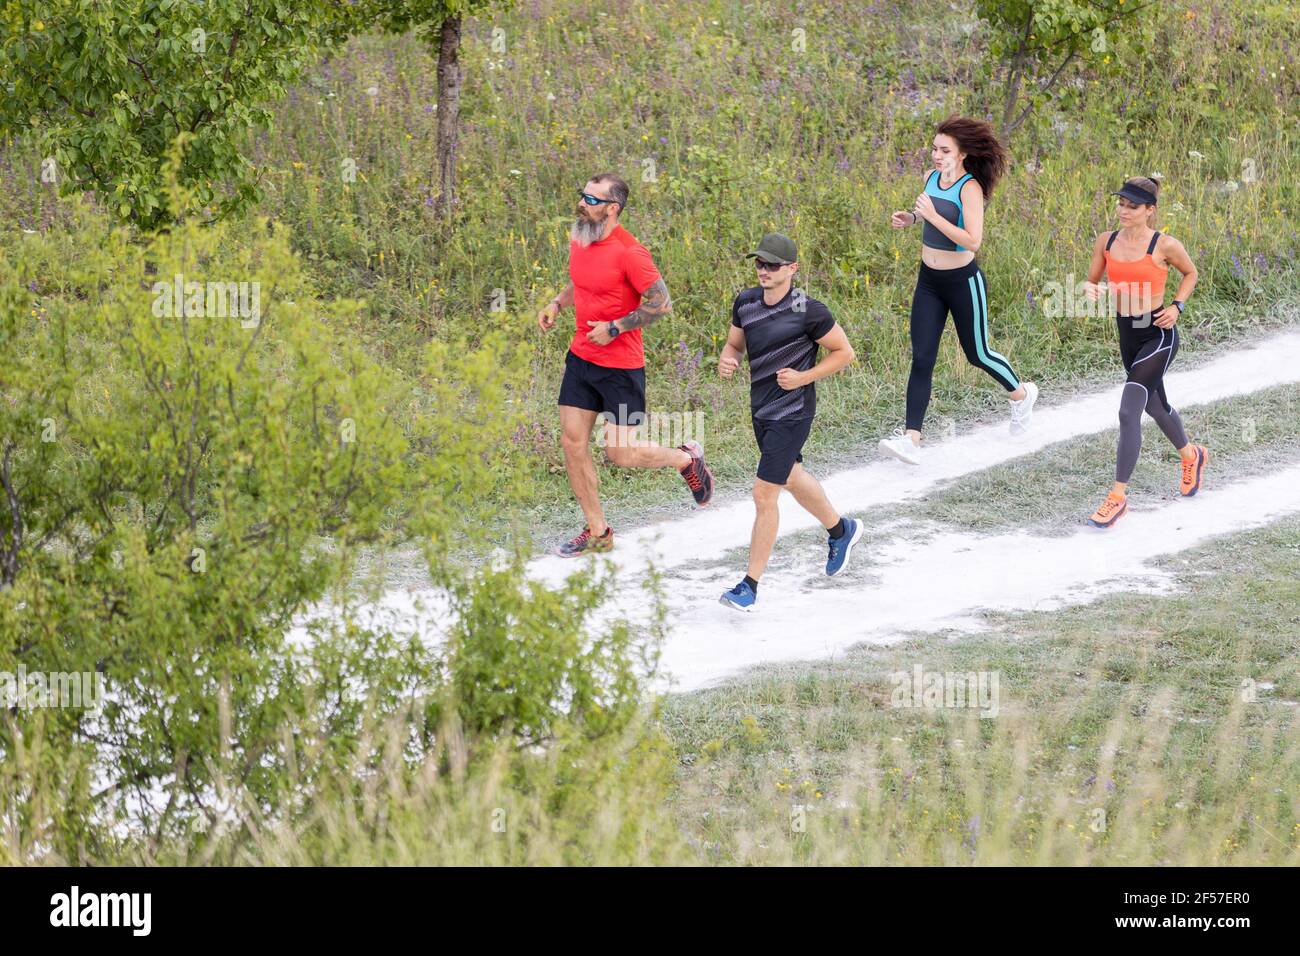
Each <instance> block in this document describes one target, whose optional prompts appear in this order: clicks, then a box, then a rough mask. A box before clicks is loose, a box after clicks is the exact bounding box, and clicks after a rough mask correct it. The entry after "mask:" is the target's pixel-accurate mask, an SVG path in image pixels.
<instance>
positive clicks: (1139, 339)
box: [1084, 176, 1210, 528]
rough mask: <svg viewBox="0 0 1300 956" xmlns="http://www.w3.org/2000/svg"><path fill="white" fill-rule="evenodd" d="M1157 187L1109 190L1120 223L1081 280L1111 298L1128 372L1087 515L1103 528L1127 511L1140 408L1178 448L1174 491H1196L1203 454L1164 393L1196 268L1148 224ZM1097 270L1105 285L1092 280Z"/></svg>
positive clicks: (1093, 296)
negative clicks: (1171, 289) (1107, 459)
mask: <svg viewBox="0 0 1300 956" xmlns="http://www.w3.org/2000/svg"><path fill="white" fill-rule="evenodd" d="M1159 191H1160V186H1159V184H1158V183H1156V182H1155V181H1154V180H1151V179H1147V178H1145V177H1141V176H1139V177H1135V178H1133V179H1129V180H1128V181H1126V182H1125V183H1124V188H1123V189H1121V190H1119V192H1117V193H1115V194H1114V195H1116V196H1118V197H1119V210H1118V211H1119V224H1120V228H1119V229H1117V230H1115V231H1113V232H1103V233H1102V234H1101V235H1099V236H1097V241H1096V242H1095V243H1094V244H1093V249H1092V264H1091V265H1090V266H1089V267H1088V281H1087V283H1086V284H1085V286H1084V292H1085V294H1086V295H1087V297H1088V299H1089V300H1091V301H1093V302H1095V301H1097V299H1098V298H1100V297H1101V296H1103V295H1109V296H1111V297H1113V298H1114V300H1115V309H1116V311H1115V321H1116V323H1117V324H1118V326H1119V352H1120V358H1121V359H1122V360H1123V362H1124V369H1125V371H1127V372H1128V378H1127V380H1126V381H1125V382H1124V392H1123V395H1122V396H1121V398H1120V404H1119V448H1118V451H1117V454H1116V462H1115V484H1114V485H1113V486H1112V487H1111V490H1110V493H1109V494H1107V495H1106V500H1105V501H1103V502H1102V503H1101V507H1099V508H1098V509H1097V510H1096V511H1095V512H1094V513H1093V515H1092V517H1091V518H1089V519H1088V523H1089V524H1091V525H1093V526H1094V527H1097V528H1109V527H1111V526H1112V525H1113V524H1115V522H1116V521H1118V520H1119V519H1120V518H1122V517H1123V516H1124V515H1125V514H1126V513H1127V512H1128V481H1129V478H1130V477H1132V475H1133V468H1134V466H1136V465H1137V458H1138V451H1139V450H1140V449H1141V447H1142V412H1143V410H1145V411H1146V413H1147V414H1148V415H1150V416H1151V417H1152V418H1153V419H1155V422H1156V424H1157V425H1159V426H1160V430H1161V431H1162V432H1164V433H1165V437H1166V438H1168V439H1169V440H1170V441H1171V442H1172V443H1173V446H1174V447H1175V448H1177V449H1178V455H1179V457H1180V458H1181V459H1182V469H1183V476H1182V482H1181V487H1180V489H1179V490H1180V491H1181V492H1182V493H1183V495H1184V496H1187V497H1190V496H1192V495H1194V494H1196V492H1197V491H1199V490H1200V488H1201V480H1202V478H1203V477H1204V475H1205V465H1206V463H1207V462H1208V461H1209V460H1210V453H1209V450H1208V449H1206V447H1205V446H1204V445H1193V444H1192V443H1191V442H1189V441H1188V440H1187V433H1186V432H1185V431H1183V422H1182V419H1181V418H1179V417H1178V412H1177V411H1175V409H1174V407H1173V406H1172V405H1170V404H1169V399H1168V398H1166V397H1165V372H1166V371H1168V369H1169V366H1170V365H1171V364H1172V363H1173V360H1174V356H1175V355H1177V354H1178V340H1179V335H1178V326H1177V324H1176V323H1177V321H1178V318H1179V316H1181V315H1182V313H1183V305H1184V303H1185V302H1186V301H1187V298H1188V296H1190V295H1191V294H1192V289H1194V288H1195V287H1196V277H1197V273H1196V266H1195V265H1193V264H1192V260H1191V259H1190V258H1189V257H1188V255H1187V250H1186V249H1184V248H1183V244H1182V243H1181V242H1179V241H1178V240H1177V239H1174V238H1173V237H1172V236H1167V235H1164V234H1163V233H1160V232H1157V231H1156V230H1154V229H1152V228H1151V225H1150V219H1151V216H1152V214H1154V212H1155V209H1156V197H1157V195H1158V194H1159ZM1143 250H1145V254H1144V253H1143ZM1170 265H1172V266H1173V267H1174V268H1175V269H1177V270H1178V272H1179V273H1181V275H1182V281H1181V282H1180V283H1179V284H1178V294H1177V295H1176V296H1175V297H1174V300H1173V302H1172V303H1171V304H1170V307H1169V308H1165V305H1164V301H1165V284H1166V279H1167V278H1168V275H1169V266H1170ZM1103 272H1105V274H1106V279H1107V283H1108V286H1109V288H1104V287H1102V286H1100V285H1098V284H1097V282H1098V280H1099V279H1100V278H1101V276H1102V273H1103Z"/></svg>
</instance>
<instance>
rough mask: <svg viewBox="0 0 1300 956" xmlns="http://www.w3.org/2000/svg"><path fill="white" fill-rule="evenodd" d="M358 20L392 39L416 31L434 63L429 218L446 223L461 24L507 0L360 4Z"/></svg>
mask: <svg viewBox="0 0 1300 956" xmlns="http://www.w3.org/2000/svg"><path fill="white" fill-rule="evenodd" d="M360 3H361V4H362V7H361V11H362V19H364V20H367V21H368V20H369V19H370V18H371V17H372V16H373V17H375V18H376V19H378V20H379V22H380V23H382V24H383V25H384V26H385V27H386V28H387V29H389V30H392V31H394V32H397V33H405V32H406V31H407V30H411V29H416V30H418V31H419V32H420V35H421V37H422V38H423V39H424V40H425V42H427V43H428V44H429V46H430V47H431V48H432V49H435V50H436V51H437V59H438V143H437V161H438V186H439V193H438V197H437V199H436V200H435V207H434V208H435V212H436V213H437V215H438V216H439V218H441V219H443V220H444V221H446V220H448V219H449V218H450V216H451V214H452V212H453V211H454V210H455V207H456V163H457V160H458V157H459V151H460V146H459V136H460V94H461V85H462V83H463V81H464V71H463V70H462V69H461V65H460V43H461V35H462V31H463V29H464V21H465V18H466V17H468V16H474V15H476V14H479V13H482V12H484V11H486V10H488V9H491V8H496V9H506V8H508V7H509V6H510V0H360Z"/></svg>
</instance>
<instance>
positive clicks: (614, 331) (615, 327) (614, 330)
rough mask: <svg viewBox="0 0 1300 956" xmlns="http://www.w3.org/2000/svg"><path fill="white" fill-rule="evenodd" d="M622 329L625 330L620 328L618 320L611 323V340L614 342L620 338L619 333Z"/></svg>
mask: <svg viewBox="0 0 1300 956" xmlns="http://www.w3.org/2000/svg"><path fill="white" fill-rule="evenodd" d="M621 331H623V330H622V329H620V328H619V327H618V324H617V323H616V322H611V323H609V339H610V341H611V342H612V341H613V340H614V339H616V338H618V333H619V332H621Z"/></svg>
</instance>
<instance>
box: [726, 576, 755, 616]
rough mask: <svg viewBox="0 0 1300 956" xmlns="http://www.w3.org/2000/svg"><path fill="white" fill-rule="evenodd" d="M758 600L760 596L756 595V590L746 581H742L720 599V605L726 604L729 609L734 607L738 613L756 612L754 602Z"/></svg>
mask: <svg viewBox="0 0 1300 956" xmlns="http://www.w3.org/2000/svg"><path fill="white" fill-rule="evenodd" d="M757 600H758V595H757V594H755V593H754V589H753V588H751V587H750V586H749V585H748V584H746V583H745V582H744V581H741V582H740V583H739V584H737V585H736V586H735V587H734V588H732V589H731V590H730V591H727V592H725V593H723V595H722V597H720V598H718V601H719V603H721V604H725V605H727V607H734V608H735V609H736V610H737V611H752V610H754V602H755V601H757Z"/></svg>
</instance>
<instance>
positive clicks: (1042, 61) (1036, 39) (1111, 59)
mask: <svg viewBox="0 0 1300 956" xmlns="http://www.w3.org/2000/svg"><path fill="white" fill-rule="evenodd" d="M1155 6H1156V5H1155V4H1154V3H1151V2H1142V0H1132V2H1129V0H1099V2H1090V0H1046V2H1042V0H976V3H975V10H976V13H977V14H978V15H979V17H980V18H981V19H982V20H983V21H985V23H986V24H987V25H988V27H989V33H988V36H987V43H988V49H989V52H990V53H991V54H992V55H993V56H994V57H996V58H997V59H998V60H999V61H1001V63H1002V64H1003V65H1005V67H1006V74H1005V84H1004V89H1003V104H1002V130H1003V133H1004V134H1007V135H1009V134H1010V133H1012V132H1014V131H1015V129H1016V128H1018V127H1019V126H1020V125H1021V124H1022V123H1023V122H1024V121H1025V120H1026V119H1027V118H1028V116H1029V114H1030V113H1031V112H1032V111H1033V110H1034V108H1035V107H1036V106H1038V105H1040V104H1042V103H1043V102H1045V101H1046V100H1047V99H1049V98H1050V97H1051V96H1052V95H1053V94H1054V93H1055V92H1056V90H1055V84H1056V83H1057V81H1058V80H1060V79H1061V77H1062V76H1064V75H1066V73H1067V71H1068V70H1069V69H1070V68H1072V67H1073V68H1075V69H1076V70H1077V69H1078V68H1080V67H1082V68H1084V69H1087V70H1090V71H1094V72H1102V73H1108V74H1114V73H1116V72H1118V70H1119V64H1120V62H1121V61H1122V60H1123V59H1125V57H1124V56H1121V55H1120V54H1121V51H1125V52H1132V53H1137V52H1139V51H1141V50H1143V49H1146V48H1147V47H1148V46H1149V44H1150V41H1151V38H1152V36H1153V35H1154V29H1153V25H1152V24H1153V21H1154V16H1152V15H1150V14H1148V15H1147V16H1145V17H1144V16H1143V15H1142V14H1143V11H1146V10H1147V9H1148V8H1151V7H1155ZM1108 68H1109V69H1108ZM1026 81H1028V84H1029V85H1028V89H1027V90H1025V92H1024V99H1025V100H1027V102H1026V103H1025V105H1024V106H1023V107H1022V106H1021V99H1022V96H1021V91H1022V85H1023V84H1024V83H1025V82H1026ZM1063 105H1065V106H1067V107H1068V106H1069V105H1070V104H1068V103H1067V104H1063Z"/></svg>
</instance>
